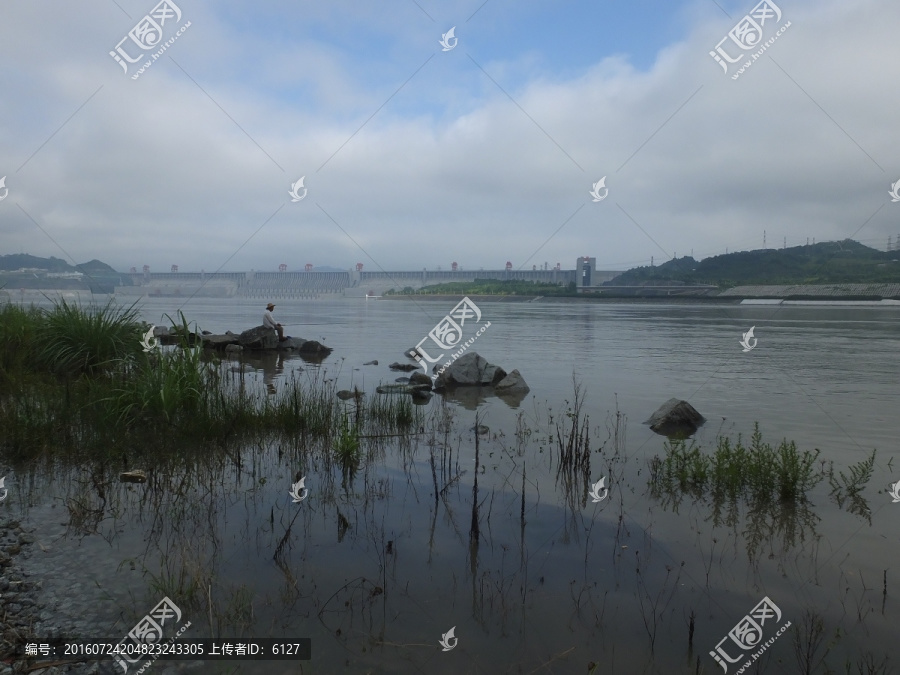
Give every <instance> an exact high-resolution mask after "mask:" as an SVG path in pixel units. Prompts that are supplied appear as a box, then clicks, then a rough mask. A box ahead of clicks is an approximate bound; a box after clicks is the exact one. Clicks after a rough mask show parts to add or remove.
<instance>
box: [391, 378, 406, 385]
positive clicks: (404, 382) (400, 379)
mask: <svg viewBox="0 0 900 675" xmlns="http://www.w3.org/2000/svg"><path fill="white" fill-rule="evenodd" d="M394 382H400V383H401V384H409V378H408V377H398V378H396V379H394Z"/></svg>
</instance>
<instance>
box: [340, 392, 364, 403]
mask: <svg viewBox="0 0 900 675" xmlns="http://www.w3.org/2000/svg"><path fill="white" fill-rule="evenodd" d="M365 395H366V394H365V392H362V391H360V390H359V389H356V390H354V391H349V390H347V389H341V390H340V391H339V392H338V393H337V394H335V396H337V397H338V398H339V399H341V400H342V401H348V400H350V399H351V398H362V397H363V396H365Z"/></svg>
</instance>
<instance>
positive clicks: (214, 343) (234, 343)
mask: <svg viewBox="0 0 900 675" xmlns="http://www.w3.org/2000/svg"><path fill="white" fill-rule="evenodd" d="M203 346H204V347H206V348H208V349H224V350H225V351H229V349H228V348H229V347H240V345H238V339H237V338H236V337H234V336H232V335H204V336H203Z"/></svg>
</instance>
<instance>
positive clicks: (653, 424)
mask: <svg viewBox="0 0 900 675" xmlns="http://www.w3.org/2000/svg"><path fill="white" fill-rule="evenodd" d="M705 421H706V419H705V418H704V417H703V415H701V414H700V413H698V412H697V411H696V409H694V406H692V405H691V404H690V403H688V402H687V401H680V400H678V399H677V398H670V399H669V400H668V401H666V402H665V403H663V404H662V405H661V406H660V407H659V409H658V410H657V411H656V412H655V413H653V414H652V415H650V419H648V420H647V421H646V422H644V424H649V425H650V428H651V429H653V431H655V432H656V433H659V434H666V435H670V434H675V433H684V432H686V433H694V432H695V431H697V428H698V427H699V426H700V425H701V424H703V423H704V422H705Z"/></svg>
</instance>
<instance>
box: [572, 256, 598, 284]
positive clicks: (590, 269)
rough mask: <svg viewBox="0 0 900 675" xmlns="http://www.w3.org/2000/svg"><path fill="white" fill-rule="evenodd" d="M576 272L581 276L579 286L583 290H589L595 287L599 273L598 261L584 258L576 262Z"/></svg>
mask: <svg viewBox="0 0 900 675" xmlns="http://www.w3.org/2000/svg"><path fill="white" fill-rule="evenodd" d="M575 270H576V271H577V272H578V273H579V274H580V282H581V283H579V284H578V285H579V286H581V287H582V288H588V287H590V286H593V285H594V277H595V276H596V272H597V259H596V258H588V257H587V256H584V257H582V258H578V259H577V260H576V261H575Z"/></svg>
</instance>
